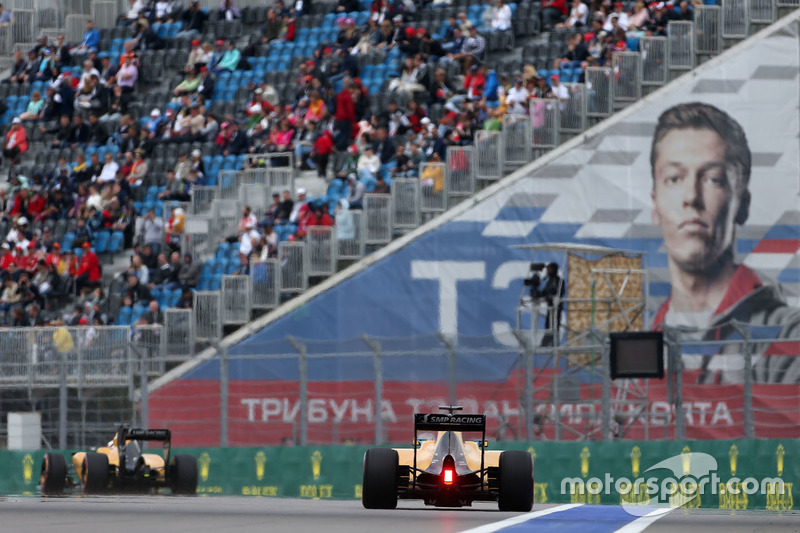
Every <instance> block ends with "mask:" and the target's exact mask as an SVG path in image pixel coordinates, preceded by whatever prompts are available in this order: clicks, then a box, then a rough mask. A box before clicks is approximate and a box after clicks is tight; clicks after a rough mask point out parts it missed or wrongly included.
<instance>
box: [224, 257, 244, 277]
mask: <svg viewBox="0 0 800 533" xmlns="http://www.w3.org/2000/svg"><path fill="white" fill-rule="evenodd" d="M241 266H242V265H241V263H240V262H239V259H238V258H237V259H231V260H229V261H228V266H227V267H226V269H225V273H226V274H228V275H231V274H235V273H236V271H237V270H239V269H240V268H241Z"/></svg>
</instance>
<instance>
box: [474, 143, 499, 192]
mask: <svg viewBox="0 0 800 533" xmlns="http://www.w3.org/2000/svg"><path fill="white" fill-rule="evenodd" d="M474 148H475V160H476V165H475V178H476V179H479V180H484V181H497V180H499V179H502V178H503V176H504V175H505V174H504V173H503V157H502V156H503V153H504V151H503V137H502V135H501V134H500V132H499V131H487V130H478V131H477V132H475V146H474Z"/></svg>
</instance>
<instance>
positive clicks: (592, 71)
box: [586, 67, 614, 118]
mask: <svg viewBox="0 0 800 533" xmlns="http://www.w3.org/2000/svg"><path fill="white" fill-rule="evenodd" d="M612 77H613V76H612V72H611V69H610V68H608V67H588V68H587V69H586V88H587V91H586V116H587V117H592V118H604V117H607V116H609V115H610V114H611V113H612V112H613V111H614V106H613V101H612V97H613V94H612V91H611V79H612Z"/></svg>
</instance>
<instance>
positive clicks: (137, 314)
mask: <svg viewBox="0 0 800 533" xmlns="http://www.w3.org/2000/svg"><path fill="white" fill-rule="evenodd" d="M146 312H147V307H141V306H138V305H137V306H134V308H133V311H131V325H136V323H137V322H138V321H139V319H140V318H142V315H143V314H145V313H146Z"/></svg>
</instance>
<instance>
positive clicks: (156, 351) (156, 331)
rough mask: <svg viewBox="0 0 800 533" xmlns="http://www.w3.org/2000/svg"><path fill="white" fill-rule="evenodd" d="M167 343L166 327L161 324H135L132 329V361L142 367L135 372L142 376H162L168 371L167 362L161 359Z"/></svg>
mask: <svg viewBox="0 0 800 533" xmlns="http://www.w3.org/2000/svg"><path fill="white" fill-rule="evenodd" d="M164 341H165V332H164V326H163V325H161V324H145V323H141V324H134V325H133V326H132V327H131V352H132V354H131V355H132V357H131V358H132V359H133V360H135V361H139V362H140V365H139V366H138V368H136V369H135V370H134V371H133V372H135V373H136V374H138V375H141V372H142V370H144V371H146V372H147V375H148V376H160V375H163V374H164V372H165V371H166V361H165V359H164V358H163V357H160V356H161V354H162V353H163V352H162V350H163V345H164Z"/></svg>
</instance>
